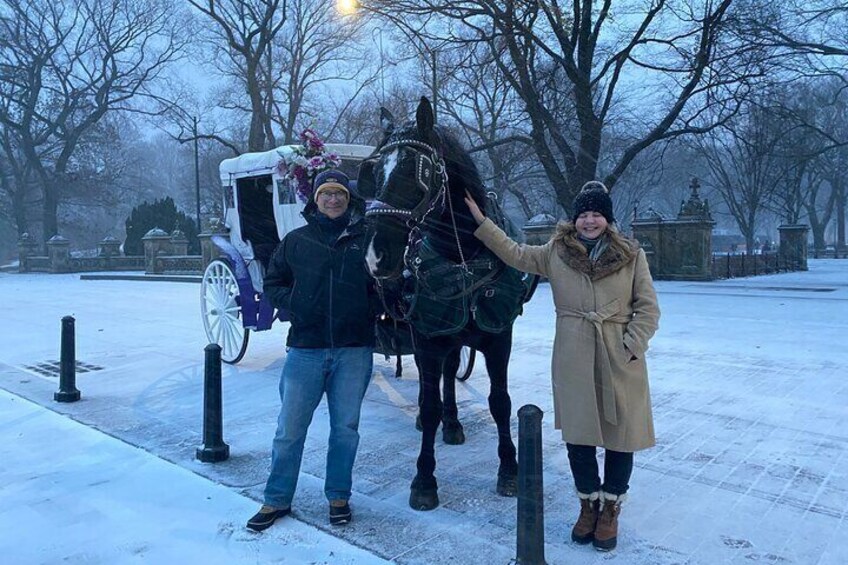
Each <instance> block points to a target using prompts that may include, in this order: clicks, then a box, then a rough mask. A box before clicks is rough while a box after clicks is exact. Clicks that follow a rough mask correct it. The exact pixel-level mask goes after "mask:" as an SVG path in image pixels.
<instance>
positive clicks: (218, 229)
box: [197, 218, 229, 271]
mask: <svg viewBox="0 0 848 565" xmlns="http://www.w3.org/2000/svg"><path fill="white" fill-rule="evenodd" d="M213 235H219V236H222V237H225V238H228V237H229V234H228V233H227V228H225V227H224V225H223V224H222V223H221V220H219V219H218V218H212V219H210V220H209V224H208V225H207V226H206V229H205V230H204V231H203V233H201V234H198V236H197V238H198V239H199V240H200V254H201V256H202V257H203V267H202V268H203V270H204V271H205V270H206V267H208V266H209V263H211V262H212V260H213V259H215V258H217V257H218V256H219V255H220V252H219V250H218V247H217V246H216V245H215V244H214V243H212V236H213Z"/></svg>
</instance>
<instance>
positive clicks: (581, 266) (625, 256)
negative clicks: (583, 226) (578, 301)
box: [555, 223, 639, 281]
mask: <svg viewBox="0 0 848 565" xmlns="http://www.w3.org/2000/svg"><path fill="white" fill-rule="evenodd" d="M607 234H608V235H609V238H610V242H609V247H608V248H607V249H606V251H604V252H603V254H602V255H601V256H600V258H599V259H598V261H596V262H595V263H594V264H593V263H592V261H591V260H590V259H589V253H588V252H587V251H586V246H585V245H583V244H582V243H581V242H580V240H579V239H577V228H575V227H574V224H571V223H566V224H560V225H559V226H558V227H557V233H556V236H555V240H556V248H557V254H558V255H559V256H560V258H561V259H562V260H563V261H564V262H565V264H566V265H568V266H569V267H571V268H572V269H574V270H575V271H578V272H581V273H584V274H586V275H589V278H590V279H591V280H593V281H596V280H598V279H602V278H604V277H607V276H609V275H611V274H613V273H615V272H617V271H619V270H620V269H622V268H623V267H625V266H626V265H628V264H630V263H631V262H632V261H633V260H634V259H636V254H637V252H638V251H639V244H638V243H637V242H635V241H633V240H630V239H627V238H626V237H624V236H623V235H621V234H620V233H618V231H616V230H615V229H613V228H608V230H607Z"/></svg>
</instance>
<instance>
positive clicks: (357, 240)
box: [263, 203, 377, 348]
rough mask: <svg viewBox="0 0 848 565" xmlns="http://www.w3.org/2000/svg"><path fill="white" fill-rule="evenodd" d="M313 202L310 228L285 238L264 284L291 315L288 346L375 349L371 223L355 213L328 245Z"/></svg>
mask: <svg viewBox="0 0 848 565" xmlns="http://www.w3.org/2000/svg"><path fill="white" fill-rule="evenodd" d="M310 204H312V206H307V208H306V210H305V211H304V216H305V217H306V220H307V225H305V226H303V227H300V228H298V229H296V230H293V231H292V232H290V233H288V234H287V235H286V236H285V237H284V238H283V241H282V242H280V245H279V246H278V247H277V250H276V251H275V252H274V256H273V257H272V258H271V263H270V265H269V268H268V273H267V275H266V276H265V279H264V283H263V286H264V292H265V293H266V294H267V295H268V297H269V298H270V299H271V304H273V305H274V306H275V307H277V308H282V309H285V310H287V311H289V313H290V315H291V328H290V329H289V335H288V339H287V340H286V345H287V346H289V347H304V348H334V347H362V346H373V345H374V319H375V315H376V311H375V308H374V305H375V304H376V303H377V301H376V300H375V293H374V286H373V280H372V278H371V277H370V276H369V275H368V273H367V271H366V267H365V222H364V221H363V218H362V216H361V215H360V214H359V213H358V211H357V210H354V211H352V214H351V221H350V224H349V225H348V227H347V228H346V229H345V230H344V231H343V232H342V234H341V235H340V236H339V237H338V239H335V241H332V242H328V239H329V238H328V235H327V234H326V233H325V231H324V229H322V225H321V223H320V222H319V221H318V219H317V217H316V216H315V214H317V213H318V212H317V211H315V208H314V203H310ZM352 204H353V203H352Z"/></svg>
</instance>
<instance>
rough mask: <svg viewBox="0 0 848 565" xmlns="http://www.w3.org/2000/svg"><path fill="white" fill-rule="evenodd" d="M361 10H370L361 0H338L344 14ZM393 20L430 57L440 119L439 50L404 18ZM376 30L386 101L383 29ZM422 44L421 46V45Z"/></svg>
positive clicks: (433, 99)
mask: <svg viewBox="0 0 848 565" xmlns="http://www.w3.org/2000/svg"><path fill="white" fill-rule="evenodd" d="M360 10H364V11H370V10H369V8H368V7H367V6H364V5H363V4H362V3H361V2H360V1H359V0H336V11H337V12H338V13H339V14H341V15H342V16H355V15H356V13H357V12H358V11H360ZM391 22H392V23H393V24H394V26H395V27H396V28H397V29H399V30H400V31H401V32H402V33H403V34H404V35H405V36H406V37H407V38H409V40H410V42H411V43H412V45H413V46H414V47H415V50H416V51H418V53H419V54H420V55H421V56H422V58H424V59H426V58H428V57H429V59H430V61H429V63H430V71H431V75H430V76H431V79H430V98H431V100H430V101H431V102H432V104H433V120H434V121H438V107H439V94H438V92H439V90H438V89H439V79H438V74H437V68H438V66H437V53H438V50H437V49H436V48H435V47H430V46H429V45H427V43H425V42H424V40H423V39H421V37H420V36H418V35H416V32H415V30H414V29H412V28H411V27H410V26H409V25H408V24H406V23H405V22H403V21H402V20H399V19H395V18H391ZM375 31H376V32H377V33H379V36H380V39H379V48H380V90H381V94H382V98H383V99H382V101H381V103H384V102H385V98H386V90H385V85H384V83H383V30H382V28H380V27H377V28H375ZM371 39H372V40H373V39H374V31H372V32H371ZM419 44H420V46H419Z"/></svg>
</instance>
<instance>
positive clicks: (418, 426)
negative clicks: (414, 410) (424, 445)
mask: <svg viewBox="0 0 848 565" xmlns="http://www.w3.org/2000/svg"><path fill="white" fill-rule="evenodd" d="M415 429H416V430H418V431H419V432H423V431H424V426H422V425H421V414H419V415H418V416H416V417H415Z"/></svg>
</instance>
